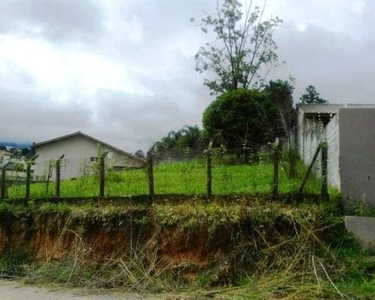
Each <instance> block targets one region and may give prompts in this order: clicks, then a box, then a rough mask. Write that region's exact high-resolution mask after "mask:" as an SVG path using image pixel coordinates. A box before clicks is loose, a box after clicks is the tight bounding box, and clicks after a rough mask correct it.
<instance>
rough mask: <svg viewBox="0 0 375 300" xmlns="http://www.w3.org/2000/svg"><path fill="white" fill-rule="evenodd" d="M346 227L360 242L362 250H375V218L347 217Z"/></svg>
mask: <svg viewBox="0 0 375 300" xmlns="http://www.w3.org/2000/svg"><path fill="white" fill-rule="evenodd" d="M345 227H346V229H347V230H348V231H349V232H350V233H351V234H353V236H354V237H355V238H356V239H357V240H358V242H359V243H360V244H361V246H362V249H364V250H368V249H372V250H374V249H375V230H374V228H375V218H369V217H354V216H346V217H345Z"/></svg>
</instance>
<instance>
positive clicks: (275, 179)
mask: <svg viewBox="0 0 375 300" xmlns="http://www.w3.org/2000/svg"><path fill="white" fill-rule="evenodd" d="M281 149H282V141H281V140H278V141H277V146H276V148H275V152H274V157H273V182H272V196H273V197H274V198H276V197H277V195H278V194H279V164H280V155H281Z"/></svg>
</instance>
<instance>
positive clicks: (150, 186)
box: [146, 148, 155, 201]
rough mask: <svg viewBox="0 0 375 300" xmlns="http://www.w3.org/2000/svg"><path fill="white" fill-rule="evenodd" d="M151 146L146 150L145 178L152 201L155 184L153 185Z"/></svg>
mask: <svg viewBox="0 0 375 300" xmlns="http://www.w3.org/2000/svg"><path fill="white" fill-rule="evenodd" d="M153 150H154V149H153V148H151V149H150V150H148V152H147V160H146V164H147V166H146V167H147V178H148V192H149V195H150V197H151V201H153V197H154V195H155V185H154V161H153Z"/></svg>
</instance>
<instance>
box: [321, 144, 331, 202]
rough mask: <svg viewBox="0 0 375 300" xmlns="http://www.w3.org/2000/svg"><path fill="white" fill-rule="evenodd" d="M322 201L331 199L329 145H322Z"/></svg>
mask: <svg viewBox="0 0 375 300" xmlns="http://www.w3.org/2000/svg"><path fill="white" fill-rule="evenodd" d="M320 195H321V197H322V199H324V200H326V199H328V198H329V194H328V145H327V143H323V144H322V191H321V194H320Z"/></svg>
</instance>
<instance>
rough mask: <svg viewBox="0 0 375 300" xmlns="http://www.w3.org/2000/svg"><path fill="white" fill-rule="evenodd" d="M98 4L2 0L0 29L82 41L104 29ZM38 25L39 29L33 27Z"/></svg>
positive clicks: (83, 0) (68, 0)
mask: <svg viewBox="0 0 375 300" xmlns="http://www.w3.org/2000/svg"><path fill="white" fill-rule="evenodd" d="M102 18H103V14H102V10H101V7H100V6H99V5H98V4H96V3H95V2H94V1H89V0H79V1H77V0H54V1H50V0H3V1H1V2H0V32H3V33H8V32H10V33H25V34H29V35H41V36H43V37H45V38H47V39H53V40H66V39H72V38H73V39H80V41H85V40H89V39H91V38H93V36H94V35H98V34H99V33H101V32H102V31H103V25H102ZM37 27H40V29H41V32H40V33H37V32H36V31H35V30H36V28H37Z"/></svg>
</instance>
